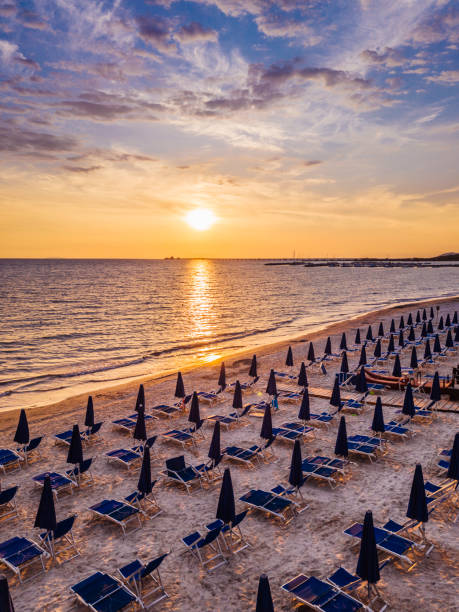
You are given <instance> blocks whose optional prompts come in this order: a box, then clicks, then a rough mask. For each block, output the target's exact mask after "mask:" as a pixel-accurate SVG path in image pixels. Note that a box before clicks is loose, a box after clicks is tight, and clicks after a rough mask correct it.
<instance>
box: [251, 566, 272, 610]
mask: <svg viewBox="0 0 459 612" xmlns="http://www.w3.org/2000/svg"><path fill="white" fill-rule="evenodd" d="M255 612H274V605H273V599H272V597H271V589H270V587H269V580H268V576H267V575H266V574H262V575H261V576H260V581H259V583H258V593H257V606H256V609H255Z"/></svg>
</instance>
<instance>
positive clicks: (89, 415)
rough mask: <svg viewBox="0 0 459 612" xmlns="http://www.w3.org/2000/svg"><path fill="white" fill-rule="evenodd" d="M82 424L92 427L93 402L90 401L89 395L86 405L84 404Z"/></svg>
mask: <svg viewBox="0 0 459 612" xmlns="http://www.w3.org/2000/svg"><path fill="white" fill-rule="evenodd" d="M84 424H85V425H86V427H94V403H93V401H92V396H91V395H90V396H89V397H88V405H87V406H86V415H85V418H84Z"/></svg>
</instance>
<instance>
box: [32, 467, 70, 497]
mask: <svg viewBox="0 0 459 612" xmlns="http://www.w3.org/2000/svg"><path fill="white" fill-rule="evenodd" d="M46 476H49V478H50V480H51V489H52V491H53V493H54V497H55V498H56V501H57V499H58V497H59V494H60V493H70V495H73V489H74V488H75V487H76V486H77V484H76V482H75V481H74V480H72V478H69V477H68V476H66V475H65V474H59V473H58V472H43V473H42V474H37V476H34V477H33V481H34V482H35V484H36V485H37V486H39V487H42V486H43V485H44V483H45V478H46Z"/></svg>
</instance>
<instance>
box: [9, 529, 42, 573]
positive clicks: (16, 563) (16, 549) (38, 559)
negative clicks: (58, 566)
mask: <svg viewBox="0 0 459 612" xmlns="http://www.w3.org/2000/svg"><path fill="white" fill-rule="evenodd" d="M46 555H47V553H46V551H45V550H44V549H43V548H41V546H38V544H35V542H33V541H32V540H29V539H28V538H22V537H18V536H16V537H14V538H10V539H9V540H6V542H2V543H1V544H0V562H1V563H4V564H5V565H6V566H7V567H8V568H9V569H10V570H11V571H12V572H14V573H15V574H16V576H17V577H18V578H19V582H25V580H24V579H23V578H22V574H21V572H22V571H24V570H25V569H26V568H28V567H30V566H31V565H33V564H35V563H37V564H38V568H39V570H38V572H36V573H34V574H33V577H35V576H36V575H37V573H39V574H41V573H42V572H44V571H46V570H45V564H44V563H43V557H45V556H46ZM30 578H32V576H29V578H27V580H30Z"/></svg>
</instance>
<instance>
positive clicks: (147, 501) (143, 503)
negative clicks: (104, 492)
mask: <svg viewBox="0 0 459 612" xmlns="http://www.w3.org/2000/svg"><path fill="white" fill-rule="evenodd" d="M156 483H157V480H154V481H153V482H152V486H153V487H154V486H155V484H156ZM124 499H125V501H127V503H128V504H131V506H135V507H136V508H138V509H139V510H140V512H142V514H143V515H144V516H148V518H155V516H158V514H161V512H162V510H161V508H160V507H159V504H158V502H157V500H156V497H155V495H154V493H153V491H151V493H148V494H145V493H141V492H140V491H134V493H130V494H129V495H127V496H126V497H125V498H124Z"/></svg>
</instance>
